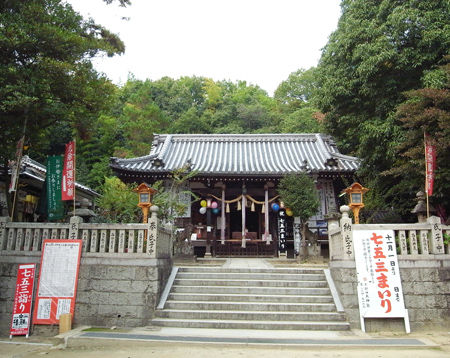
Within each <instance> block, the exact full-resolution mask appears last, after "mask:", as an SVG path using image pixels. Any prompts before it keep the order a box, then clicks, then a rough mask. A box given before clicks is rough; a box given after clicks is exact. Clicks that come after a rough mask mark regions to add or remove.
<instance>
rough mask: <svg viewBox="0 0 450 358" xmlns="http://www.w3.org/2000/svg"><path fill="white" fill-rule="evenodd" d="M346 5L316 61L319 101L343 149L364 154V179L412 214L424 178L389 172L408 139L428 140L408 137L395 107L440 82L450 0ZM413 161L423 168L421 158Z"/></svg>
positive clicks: (449, 36) (360, 0) (449, 37)
mask: <svg viewBox="0 0 450 358" xmlns="http://www.w3.org/2000/svg"><path fill="white" fill-rule="evenodd" d="M341 7H342V16H341V18H340V20H339V24H338V28H337V30H336V31H335V32H334V33H333V34H332V35H331V36H330V39H329V42H328V44H327V45H326V46H325V48H324V50H323V53H322V57H321V59H320V62H319V65H318V67H317V71H316V76H317V78H316V80H317V90H316V91H315V95H314V103H316V104H317V105H318V107H319V108H320V110H321V111H322V112H323V113H325V114H326V117H325V129H326V131H327V132H328V133H329V134H331V135H333V136H334V137H335V138H336V139H337V140H338V145H339V147H340V149H341V150H342V151H344V152H347V153H349V154H353V155H356V156H358V157H360V158H361V159H362V168H361V170H360V172H359V175H360V179H361V180H362V181H363V182H365V183H366V186H369V187H371V189H372V190H373V189H375V188H376V190H378V191H379V193H381V196H382V198H383V202H384V203H383V204H384V206H385V207H391V206H394V204H395V205H396V209H399V210H400V211H402V212H403V213H405V214H407V213H408V211H410V210H411V205H412V204H411V202H412V198H413V197H414V195H415V193H416V192H417V191H418V190H420V189H421V188H422V187H423V183H420V184H419V182H420V181H419V180H417V177H418V175H417V174H415V175H414V177H411V176H410V175H409V173H407V172H403V174H400V175H399V176H397V177H394V176H392V175H388V176H386V174H388V173H389V171H390V170H392V168H393V167H395V166H397V165H398V164H399V157H400V156H401V155H400V153H399V148H400V147H401V146H402V143H404V142H405V141H408V142H410V141H411V140H415V142H414V145H417V147H418V146H419V143H422V141H421V140H419V141H418V138H411V137H410V133H409V129H407V128H406V127H404V125H403V124H402V122H401V121H399V119H398V116H396V111H397V107H398V106H399V104H401V103H402V102H403V101H404V100H405V98H404V96H403V93H405V92H406V91H411V90H417V89H419V88H421V87H422V86H423V85H424V84H426V85H433V86H438V85H440V86H441V87H440V88H442V83H443V79H444V78H445V76H443V74H442V71H439V70H438V71H437V69H438V67H439V65H441V64H443V63H444V60H443V58H444V56H445V55H446V54H447V52H448V48H449V43H450V15H449V14H450V3H449V2H448V1H439V0H437V1H430V2H424V1H417V0H406V1H398V0H382V1H366V0H351V1H350V0H344V1H343V2H342V5H341ZM430 124H431V123H430ZM435 128H437V127H435ZM400 159H401V158H400ZM400 161H401V160H400ZM415 165H416V172H417V173H420V172H422V170H421V169H417V168H423V167H424V165H423V162H422V164H420V165H418V163H415ZM419 176H420V174H419ZM395 197H396V198H395ZM397 205H398V206H397ZM448 209H450V208H448Z"/></svg>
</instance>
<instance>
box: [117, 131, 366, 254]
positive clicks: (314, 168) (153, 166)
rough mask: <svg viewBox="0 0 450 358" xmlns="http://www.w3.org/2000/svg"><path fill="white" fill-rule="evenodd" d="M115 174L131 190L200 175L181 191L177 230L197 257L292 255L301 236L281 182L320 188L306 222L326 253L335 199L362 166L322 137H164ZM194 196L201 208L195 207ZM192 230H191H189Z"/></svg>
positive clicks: (119, 163)
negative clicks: (186, 235) (185, 232)
mask: <svg viewBox="0 0 450 358" xmlns="http://www.w3.org/2000/svg"><path fill="white" fill-rule="evenodd" d="M110 166H111V168H112V169H113V171H114V173H115V174H116V175H117V176H118V177H119V178H120V179H121V180H122V181H124V182H126V183H137V184H140V183H142V182H145V183H148V184H150V185H151V184H152V183H154V182H156V181H158V180H162V181H164V182H165V185H167V186H168V185H170V180H171V173H172V172H173V171H174V170H177V169H180V168H183V167H184V168H186V169H187V170H190V171H195V173H196V175H195V177H193V178H192V179H191V180H190V181H189V182H186V183H185V187H184V188H181V189H180V193H179V195H180V199H181V200H182V201H184V202H185V203H186V204H188V205H187V210H186V212H185V213H184V215H183V217H181V218H179V219H177V225H178V226H179V227H188V226H189V227H192V228H193V231H192V233H193V235H191V238H192V244H193V246H194V248H195V250H196V254H197V255H202V254H203V253H204V252H206V253H207V254H212V255H213V256H236V255H242V256H277V255H278V254H279V253H280V252H282V253H286V252H287V253H288V255H292V254H293V252H294V232H295V230H297V229H298V227H297V226H296V225H294V222H297V221H296V220H294V218H293V217H292V212H290V210H289V208H285V207H283V203H282V202H280V199H279V197H278V193H277V185H278V183H279V181H280V179H282V178H283V176H285V175H286V174H289V173H300V172H306V173H308V175H310V176H311V177H312V178H313V180H314V181H315V183H316V186H317V189H318V192H319V196H320V206H319V207H318V208H317V214H316V215H315V216H313V217H311V218H310V219H309V221H308V225H309V230H310V232H312V233H314V235H315V237H316V239H317V242H318V243H319V244H320V245H321V246H322V248H323V249H325V250H326V249H327V247H328V235H327V222H326V220H325V216H326V215H327V214H329V213H330V212H336V211H337V195H336V194H337V193H340V192H341V190H342V189H343V188H345V187H346V184H348V182H351V181H352V178H353V176H354V174H355V171H356V170H357V169H358V166H359V161H358V159H357V158H355V157H351V156H347V155H343V154H341V153H339V151H338V149H337V147H336V144H335V143H334V141H333V140H332V138H331V137H329V136H327V135H324V134H317V133H314V134H161V135H154V138H153V143H152V146H151V150H150V154H149V155H146V156H143V157H137V158H131V159H119V158H111V163H110ZM186 189H187V190H190V191H192V192H193V193H195V194H196V195H197V196H198V198H200V199H199V200H196V201H194V202H192V203H191V197H190V195H183V190H186ZM189 224H191V225H192V226H190V225H189Z"/></svg>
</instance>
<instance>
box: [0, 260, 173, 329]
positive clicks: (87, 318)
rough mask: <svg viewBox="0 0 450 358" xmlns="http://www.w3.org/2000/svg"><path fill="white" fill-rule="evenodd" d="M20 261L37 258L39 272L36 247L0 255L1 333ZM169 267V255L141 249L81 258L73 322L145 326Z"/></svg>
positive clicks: (7, 320)
mask: <svg viewBox="0 0 450 358" xmlns="http://www.w3.org/2000/svg"><path fill="white" fill-rule="evenodd" d="M83 256H85V255H83ZM127 256H128V257H127ZM20 263H36V264H37V275H38V273H39V263H40V252H27V253H24V252H20V255H17V256H14V255H4V256H0V334H2V335H5V334H9V327H10V323H11V315H12V308H13V300H14V290H15V284H16V277H17V268H18V264H20ZM171 269H172V260H171V259H150V258H148V256H146V254H142V255H141V257H137V256H135V257H133V258H130V257H129V255H121V254H116V255H114V257H112V255H110V254H104V255H103V256H102V255H101V254H97V255H96V256H89V257H82V258H81V265H80V274H79V281H78V290H77V299H76V305H75V314H74V322H73V323H74V325H81V324H87V325H92V326H106V327H110V326H119V327H120V326H122V327H137V326H145V325H146V324H148V323H149V321H150V319H151V318H152V317H153V313H154V310H155V307H156V305H157V304H158V300H159V297H160V294H161V292H162V291H163V289H164V286H165V283H166V281H167V278H168V277H169V275H170V272H171ZM36 283H37V281H36Z"/></svg>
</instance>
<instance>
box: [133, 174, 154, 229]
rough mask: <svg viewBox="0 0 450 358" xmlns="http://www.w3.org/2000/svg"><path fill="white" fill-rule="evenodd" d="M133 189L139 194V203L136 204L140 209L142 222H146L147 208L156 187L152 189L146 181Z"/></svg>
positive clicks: (150, 203)
mask: <svg viewBox="0 0 450 358" xmlns="http://www.w3.org/2000/svg"><path fill="white" fill-rule="evenodd" d="M134 191H135V192H137V193H138V195H139V203H138V204H137V206H139V207H140V208H141V209H142V222H143V223H144V224H146V223H147V221H148V209H149V208H150V207H151V206H152V202H151V199H152V196H153V194H155V193H156V189H153V188H152V187H150V186H148V185H147V184H146V183H142V184H140V185H139V186H138V187H137V188H136V189H134Z"/></svg>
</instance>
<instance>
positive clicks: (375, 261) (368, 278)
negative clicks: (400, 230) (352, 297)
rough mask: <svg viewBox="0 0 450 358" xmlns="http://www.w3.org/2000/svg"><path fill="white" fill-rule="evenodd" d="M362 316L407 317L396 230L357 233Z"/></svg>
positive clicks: (359, 293)
mask: <svg viewBox="0 0 450 358" xmlns="http://www.w3.org/2000/svg"><path fill="white" fill-rule="evenodd" d="M353 235H354V240H353V243H354V249H355V261H356V270H357V278H358V299H359V310H360V314H361V316H362V317H379V318H383V317H403V316H404V315H405V305H404V302H403V293H402V285H401V280H400V271H399V267H398V260H397V251H396V246H395V238H394V232H393V231H392V230H357V231H354V232H353Z"/></svg>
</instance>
